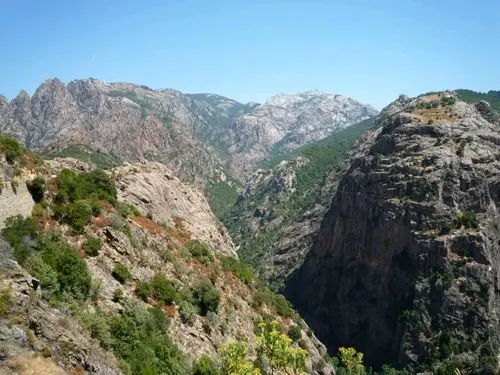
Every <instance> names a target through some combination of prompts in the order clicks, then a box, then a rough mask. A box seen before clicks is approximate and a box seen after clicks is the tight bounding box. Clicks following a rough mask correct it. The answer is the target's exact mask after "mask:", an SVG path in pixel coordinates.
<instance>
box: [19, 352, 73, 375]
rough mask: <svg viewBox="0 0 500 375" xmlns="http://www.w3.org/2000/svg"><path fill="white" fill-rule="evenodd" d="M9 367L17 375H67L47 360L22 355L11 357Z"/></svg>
mask: <svg viewBox="0 0 500 375" xmlns="http://www.w3.org/2000/svg"><path fill="white" fill-rule="evenodd" d="M9 367H10V368H11V369H13V370H14V371H16V372H17V373H18V374H19V375H67V372H66V371H64V370H63V369H62V368H60V367H59V366H57V365H56V364H55V363H54V361H52V360H51V359H48V358H43V357H35V356H33V355H30V354H22V355H17V356H14V357H11V358H10V360H9Z"/></svg>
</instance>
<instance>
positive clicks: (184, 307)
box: [179, 301, 196, 326]
mask: <svg viewBox="0 0 500 375" xmlns="http://www.w3.org/2000/svg"><path fill="white" fill-rule="evenodd" d="M179 314H180V316H181V320H182V322H183V323H184V324H187V325H190V326H191V325H193V324H194V322H195V321H196V311H195V310H194V306H193V305H192V304H191V302H189V301H182V302H181V303H180V304H179Z"/></svg>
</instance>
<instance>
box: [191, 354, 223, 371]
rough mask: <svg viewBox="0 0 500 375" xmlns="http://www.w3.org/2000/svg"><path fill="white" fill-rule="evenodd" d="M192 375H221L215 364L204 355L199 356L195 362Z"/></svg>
mask: <svg viewBox="0 0 500 375" xmlns="http://www.w3.org/2000/svg"><path fill="white" fill-rule="evenodd" d="M191 374H192V375H222V373H221V371H220V370H219V369H218V368H217V366H216V364H215V363H214V362H213V361H212V360H211V359H210V358H209V357H207V356H206V355H203V356H201V357H200V358H198V360H197V361H196V362H195V364H194V366H193V370H192V372H191Z"/></svg>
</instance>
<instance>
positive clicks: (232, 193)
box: [205, 173, 242, 220]
mask: <svg viewBox="0 0 500 375" xmlns="http://www.w3.org/2000/svg"><path fill="white" fill-rule="evenodd" d="M226 176H227V179H226V181H222V180H219V181H208V183H207V184H206V186H205V197H206V198H207V201H208V202H209V203H210V208H211V209H212V211H213V213H214V214H215V216H216V217H217V218H218V219H219V220H223V219H224V218H225V217H226V215H228V213H229V211H230V210H231V206H232V205H233V204H234V203H235V202H236V200H237V198H238V195H239V191H240V190H241V189H242V185H241V183H240V182H238V181H237V180H235V179H232V178H230V177H229V174H228V173H226Z"/></svg>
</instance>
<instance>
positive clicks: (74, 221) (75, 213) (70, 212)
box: [63, 201, 92, 234]
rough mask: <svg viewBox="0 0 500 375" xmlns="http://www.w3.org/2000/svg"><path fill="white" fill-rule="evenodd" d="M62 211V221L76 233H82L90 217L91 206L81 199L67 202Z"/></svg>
mask: <svg viewBox="0 0 500 375" xmlns="http://www.w3.org/2000/svg"><path fill="white" fill-rule="evenodd" d="M63 212H64V213H63V221H64V222H65V223H67V224H69V225H71V228H72V229H73V231H74V232H75V233H78V234H80V233H83V230H84V229H85V227H86V226H87V225H88V224H89V223H90V219H91V218H92V207H91V206H90V205H88V204H87V203H86V202H83V201H78V202H75V203H70V204H68V205H67V206H66V207H65V208H64V211H63Z"/></svg>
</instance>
